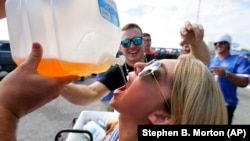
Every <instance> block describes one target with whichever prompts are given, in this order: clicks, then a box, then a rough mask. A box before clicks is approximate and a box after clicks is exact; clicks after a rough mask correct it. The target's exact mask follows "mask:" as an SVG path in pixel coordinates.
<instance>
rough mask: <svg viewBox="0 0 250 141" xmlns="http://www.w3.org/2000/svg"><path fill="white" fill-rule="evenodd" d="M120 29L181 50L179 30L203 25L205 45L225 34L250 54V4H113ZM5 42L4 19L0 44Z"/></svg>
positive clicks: (195, 0)
mask: <svg viewBox="0 0 250 141" xmlns="http://www.w3.org/2000/svg"><path fill="white" fill-rule="evenodd" d="M115 2H116V4H117V9H118V14H119V19H120V25H121V27H122V26H124V25H125V24H127V23H137V24H138V25H139V26H140V27H141V28H142V30H143V32H148V33H150V34H151V37H152V46H153V47H166V48H168V47H170V48H180V46H179V42H180V33H179V30H180V28H181V27H183V26H184V23H185V22H186V21H190V22H191V23H195V24H202V26H203V28H204V30H205V35H204V41H205V42H206V43H207V44H209V43H210V42H213V39H214V38H215V37H216V36H217V35H218V34H223V33H228V34H230V35H231V36H232V42H234V43H238V44H239V45H240V46H239V47H238V48H245V49H249V50H250V43H249V42H250V0H115ZM3 39H4V40H8V39H9V37H8V30H7V23H6V19H2V20H0V40H3Z"/></svg>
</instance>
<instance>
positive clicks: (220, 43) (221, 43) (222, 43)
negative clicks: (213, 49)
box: [214, 41, 228, 46]
mask: <svg viewBox="0 0 250 141" xmlns="http://www.w3.org/2000/svg"><path fill="white" fill-rule="evenodd" d="M217 44H218V45H224V44H228V42H227V41H221V42H215V43H214V46H216V45H217Z"/></svg>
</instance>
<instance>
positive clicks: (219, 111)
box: [171, 57, 227, 124]
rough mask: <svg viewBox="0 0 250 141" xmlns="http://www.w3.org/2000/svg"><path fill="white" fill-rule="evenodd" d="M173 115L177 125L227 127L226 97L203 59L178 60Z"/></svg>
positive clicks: (172, 96) (172, 98)
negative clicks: (219, 125) (223, 125)
mask: <svg viewBox="0 0 250 141" xmlns="http://www.w3.org/2000/svg"><path fill="white" fill-rule="evenodd" d="M171 114H172V117H173V123H174V124H227V111H226V103H225V100H224V98H223V95H222V93H221V91H220V88H219V87H218V84H217V83H216V81H215V80H214V78H213V76H212V74H211V73H210V71H209V70H208V68H207V66H205V65H204V64H203V63H202V62H201V61H200V60H198V59H195V58H191V57H186V58H179V61H178V64H177V65H176V68H175V75H174V81H173V89H172V95H171Z"/></svg>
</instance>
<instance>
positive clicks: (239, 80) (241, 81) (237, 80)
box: [224, 72, 249, 87]
mask: <svg viewBox="0 0 250 141" xmlns="http://www.w3.org/2000/svg"><path fill="white" fill-rule="evenodd" d="M224 77H226V78H227V79H228V80H230V81H231V82H233V83H234V84H236V85H238V86H240V87H246V86H247V85H248V84H249V80H247V78H244V77H242V76H238V75H236V74H233V73H231V72H227V74H225V75H224Z"/></svg>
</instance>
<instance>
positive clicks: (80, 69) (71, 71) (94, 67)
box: [14, 58, 110, 77]
mask: <svg viewBox="0 0 250 141" xmlns="http://www.w3.org/2000/svg"><path fill="white" fill-rule="evenodd" d="M14 61H15V62H16V64H17V65H20V64H21V63H22V62H23V61H24V59H16V58H14ZM109 67H110V65H109V64H108V63H106V64H103V65H101V66H100V65H98V64H93V63H74V62H67V61H61V60H58V59H53V58H51V59H44V58H43V59H42V60H41V62H40V64H39V66H38V68H37V71H38V73H39V74H41V75H45V76H50V77H51V76H53V77H58V76H67V75H78V76H88V75H91V74H92V73H100V72H104V71H106V70H107V69H108V68H109Z"/></svg>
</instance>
